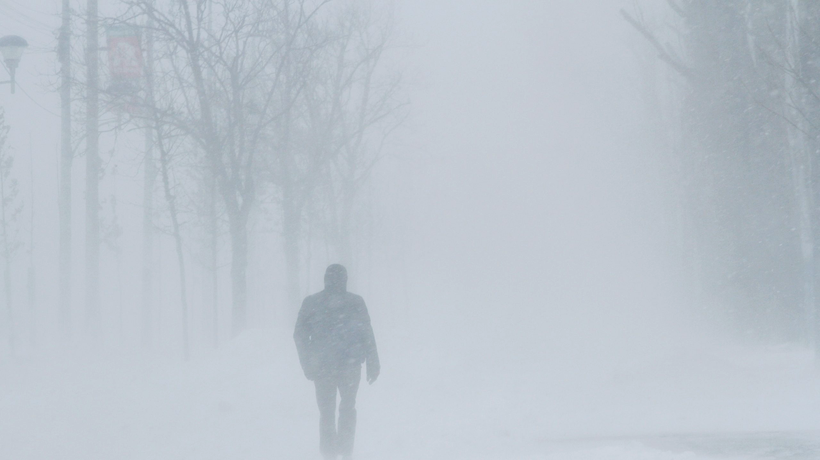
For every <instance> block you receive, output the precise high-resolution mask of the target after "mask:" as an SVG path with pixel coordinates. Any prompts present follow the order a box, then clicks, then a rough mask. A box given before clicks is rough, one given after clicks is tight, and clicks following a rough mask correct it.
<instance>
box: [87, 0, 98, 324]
mask: <svg viewBox="0 0 820 460" xmlns="http://www.w3.org/2000/svg"><path fill="white" fill-rule="evenodd" d="M98 8H99V5H98V0H88V7H87V9H88V12H87V20H86V22H87V24H86V30H87V33H86V65H87V67H88V68H87V71H88V75H87V82H86V83H87V85H88V90H87V93H86V126H85V132H86V158H85V161H86V178H85V180H86V182H85V183H86V191H85V194H86V195H85V211H86V223H85V225H86V230H85V232H86V234H85V265H86V274H85V276H86V280H85V297H86V327H87V328H88V332H89V333H91V334H92V335H97V334H98V333H99V328H100V292H99V289H100V286H99V283H100V281H99V278H100V220H99V202H100V199H99V193H100V192H99V187H100V152H99V149H100V132H99V131H100V128H99V117H100V113H99V110H100V107H99V83H100V81H99V77H100V72H99V53H100V45H99V17H98Z"/></svg>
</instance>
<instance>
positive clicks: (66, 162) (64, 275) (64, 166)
mask: <svg viewBox="0 0 820 460" xmlns="http://www.w3.org/2000/svg"><path fill="white" fill-rule="evenodd" d="M62 19H63V23H62V28H61V30H60V47H59V51H60V53H59V54H60V55H59V59H60V105H61V117H62V128H61V134H60V197H59V204H60V327H61V329H62V333H63V338H64V339H68V338H69V337H70V336H71V165H72V163H73V161H74V152H72V146H71V4H70V0H63V11H62Z"/></svg>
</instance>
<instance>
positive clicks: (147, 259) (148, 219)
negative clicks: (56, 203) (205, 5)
mask: <svg viewBox="0 0 820 460" xmlns="http://www.w3.org/2000/svg"><path fill="white" fill-rule="evenodd" d="M145 34H146V35H145V86H146V88H145V89H146V94H147V99H148V105H149V107H153V106H154V61H153V59H154V32H153V20H152V19H151V18H150V17H149V18H148V23H147V25H146V32H145ZM156 169H157V168H156V164H155V163H154V129H153V128H152V127H151V125H150V123H146V124H145V171H144V174H145V177H144V181H143V197H142V203H143V208H142V212H143V214H142V327H141V328H142V332H141V337H142V346H143V347H145V348H147V347H150V346H151V341H152V338H153V337H152V333H153V321H152V316H153V300H154V299H153V294H154V257H153V256H154V182H155V180H156V175H157V171H156Z"/></svg>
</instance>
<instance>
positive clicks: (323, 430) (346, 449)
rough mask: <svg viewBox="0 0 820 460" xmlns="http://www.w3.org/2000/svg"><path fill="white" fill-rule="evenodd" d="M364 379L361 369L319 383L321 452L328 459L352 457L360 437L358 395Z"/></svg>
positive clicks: (332, 376) (329, 377)
mask: <svg viewBox="0 0 820 460" xmlns="http://www.w3.org/2000/svg"><path fill="white" fill-rule="evenodd" d="M361 378H362V367H361V366H360V365H357V366H353V367H350V368H348V369H343V370H340V371H338V372H334V373H333V374H332V375H327V376H322V377H319V378H317V379H316V380H315V382H314V383H315V384H316V402H318V403H319V448H320V449H321V451H322V455H324V457H325V458H336V456H337V455H350V454H351V453H352V452H353V439H354V438H355V436H356V393H357V392H358V391H359V381H360V380H361ZM337 389H338V391H339V397H340V401H339V428H338V430H337V429H336V390H337Z"/></svg>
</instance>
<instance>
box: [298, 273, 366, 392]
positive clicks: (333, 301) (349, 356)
mask: <svg viewBox="0 0 820 460" xmlns="http://www.w3.org/2000/svg"><path fill="white" fill-rule="evenodd" d="M334 267H339V268H334ZM293 339H294V340H295V342H296V349H297V351H298V353H299V361H300V363H301V364H302V370H303V371H304V372H305V376H306V377H307V378H308V379H310V380H315V379H317V378H320V377H324V376H332V375H336V374H338V373H339V371H340V370H343V369H349V368H350V367H352V366H360V365H361V364H362V363H363V362H367V373H368V376H370V375H376V376H377V375H378V373H379V354H378V351H377V349H376V339H375V337H374V335H373V328H372V326H371V325H370V315H369V314H368V312H367V307H366V306H365V304H364V299H362V298H361V297H360V296H358V295H356V294H351V293H349V292H347V273H346V271H345V270H344V267H341V266H340V265H338V266H333V265H332V266H331V267H329V268H328V272H327V273H326V274H325V289H324V290H323V291H321V292H318V293H316V294H313V295H311V296H308V297H306V298H305V300H304V302H302V308H301V309H300V310H299V318H298V319H297V321H296V330H295V331H294V333H293Z"/></svg>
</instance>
